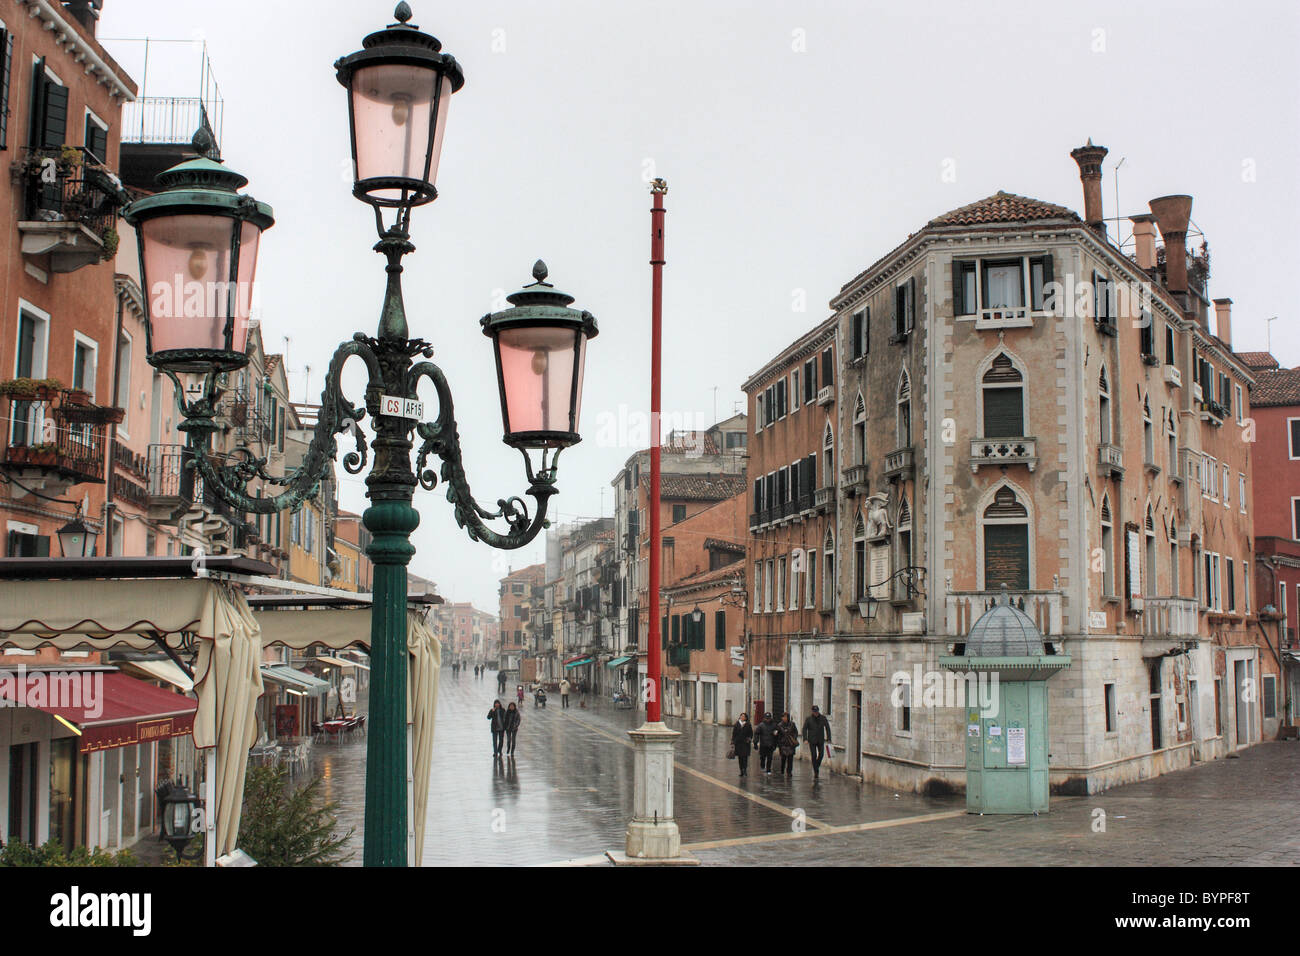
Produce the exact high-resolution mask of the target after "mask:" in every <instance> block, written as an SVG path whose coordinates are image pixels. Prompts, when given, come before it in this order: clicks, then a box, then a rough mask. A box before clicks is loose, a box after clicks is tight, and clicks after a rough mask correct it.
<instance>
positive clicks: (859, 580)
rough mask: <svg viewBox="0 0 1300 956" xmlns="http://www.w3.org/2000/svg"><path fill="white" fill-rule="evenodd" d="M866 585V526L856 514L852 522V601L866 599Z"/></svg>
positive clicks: (859, 515) (860, 514)
mask: <svg viewBox="0 0 1300 956" xmlns="http://www.w3.org/2000/svg"><path fill="white" fill-rule="evenodd" d="M867 583H868V582H867V525H866V522H864V521H863V520H862V512H858V515H857V518H856V519H855V520H854V522H853V600H855V601H862V600H865V599H866V595H867Z"/></svg>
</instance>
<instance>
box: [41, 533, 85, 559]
mask: <svg viewBox="0 0 1300 956" xmlns="http://www.w3.org/2000/svg"><path fill="white" fill-rule="evenodd" d="M93 553H94V552H92V554H93ZM49 556H50V537H49V535H45V534H41V535H37V536H36V557H38V558H48V557H49Z"/></svg>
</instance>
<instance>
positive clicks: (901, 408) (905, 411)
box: [898, 370, 912, 448]
mask: <svg viewBox="0 0 1300 956" xmlns="http://www.w3.org/2000/svg"><path fill="white" fill-rule="evenodd" d="M911 444H912V383H911V380H910V379H909V378H908V377H907V372H906V370H904V372H903V373H902V375H900V376H899V379H898V447H899V448H909V447H911Z"/></svg>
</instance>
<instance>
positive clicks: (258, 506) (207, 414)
mask: <svg viewBox="0 0 1300 956" xmlns="http://www.w3.org/2000/svg"><path fill="white" fill-rule="evenodd" d="M354 355H355V356H358V357H360V358H361V360H362V361H364V362H365V364H366V367H367V369H368V370H369V373H370V381H371V382H372V383H373V382H376V381H380V380H381V378H380V367H379V360H378V358H377V357H376V354H375V350H374V348H373V347H372V346H371V343H370V342H368V341H366V340H365V337H364V336H357V337H356V338H354V339H353V340H352V341H351V342H345V343H343V344H342V345H340V346H339V347H338V350H337V351H335V353H334V357H333V358H332V359H331V360H330V365H329V369H328V371H327V372H326V375H325V388H324V390H323V391H322V392H321V407H320V413H319V416H318V418H317V422H316V427H315V430H314V432H313V434H312V440H311V444H310V445H309V446H308V448H307V453H306V455H304V456H303V460H302V464H301V465H299V466H298V467H297V468H294V469H293V470H291V471H289V472H288V473H286V474H284V475H273V474H271V473H269V472H268V471H267V470H266V464H267V460H266V458H264V457H260V456H258V455H257V454H256V453H255V452H254V451H253V450H252V449H250V448H248V447H246V446H240V447H239V448H236V449H235V450H234V451H233V452H232V453H231V456H230V457H231V458H232V459H233V461H230V462H228V463H225V464H218V463H217V462H216V461H214V460H213V457H212V455H211V453H210V451H209V449H208V442H207V436H208V435H209V434H211V433H212V432H213V431H215V430H216V429H217V427H218V426H217V424H216V420H215V419H216V412H217V406H218V403H219V401H220V398H221V394H222V390H221V388H220V387H219V386H218V382H217V377H216V375H215V374H211V373H209V374H208V375H207V376H206V379H205V381H204V386H203V390H202V392H201V393H200V394H199V396H198V397H197V398H195V399H193V400H191V401H189V402H186V401H185V399H184V395H185V389H184V386H183V384H182V383H181V381H180V380H179V379H178V378H177V377H176V375H175V374H173V373H172V372H170V371H168V372H167V374H168V376H169V377H170V378H171V379H172V381H173V383H175V385H176V395H177V402H178V403H179V404H180V406H181V414H182V415H183V416H184V417H185V422H184V423H183V424H182V425H181V426H180V427H181V428H182V429H184V430H185V431H187V432H190V433H191V434H192V435H193V436H194V437H196V438H197V440H193V441H191V442H190V449H191V451H192V452H193V458H192V459H191V461H190V462H189V463H188V466H189V467H192V468H193V469H194V470H195V471H196V472H197V473H198V474H199V475H201V476H202V477H203V481H204V482H205V483H206V484H209V485H211V486H212V488H213V490H214V491H215V492H216V493H217V494H218V495H219V496H220V497H221V498H223V499H224V500H226V501H227V502H229V503H230V504H231V505H233V506H234V507H235V508H237V509H238V510H240V511H246V512H252V513H254V514H273V513H274V512H277V511H282V510H284V509H286V508H288V509H292V508H296V507H297V506H298V505H299V504H301V503H302V502H303V501H304V500H305V499H307V498H310V497H312V496H313V495H315V494H316V492H317V490H318V489H319V487H320V482H321V479H323V478H324V477H325V476H326V475H327V474H328V473H329V464H330V462H331V461H333V460H334V458H335V456H336V455H337V454H338V442H337V440H336V439H335V436H336V435H338V434H340V433H342V432H346V431H349V430H351V431H352V433H353V436H354V438H355V440H356V450H355V451H350V452H348V453H347V454H346V455H345V456H344V457H343V467H344V469H345V470H346V471H348V472H349V473H350V474H357V473H358V472H359V471H360V470H361V469H362V468H364V467H365V465H366V461H367V458H368V455H367V447H366V442H365V437H364V434H363V432H362V431H361V428H360V426H359V425H358V422H360V421H361V420H362V419H363V418H364V417H365V415H366V410H365V408H364V407H359V406H356V405H353V404H352V402H350V401H349V400H348V399H347V397H346V396H345V395H344V394H343V389H342V384H341V382H340V378H341V375H342V371H343V365H344V363H346V362H347V360H348V359H349V358H351V357H352V356H354ZM254 479H261V480H262V481H263V482H265V483H266V484H269V485H273V486H275V487H278V488H284V489H285V490H284V491H282V492H280V493H279V494H276V495H273V496H271V497H264V498H254V497H252V496H250V495H249V494H248V492H247V488H248V483H249V482H250V481H253V480H254Z"/></svg>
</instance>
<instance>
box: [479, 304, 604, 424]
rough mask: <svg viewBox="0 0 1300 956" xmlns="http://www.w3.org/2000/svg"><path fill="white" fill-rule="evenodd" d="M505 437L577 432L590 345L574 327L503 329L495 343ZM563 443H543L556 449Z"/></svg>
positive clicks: (579, 330)
mask: <svg viewBox="0 0 1300 956" xmlns="http://www.w3.org/2000/svg"><path fill="white" fill-rule="evenodd" d="M497 349H498V352H497V354H498V362H499V364H500V375H501V388H502V390H503V392H504V396H505V410H506V423H505V424H506V431H507V433H508V435H514V434H518V433H520V432H564V433H576V432H577V431H578V418H579V415H580V413H581V410H582V408H581V406H582V376H583V367H584V364H585V359H586V354H587V340H586V336H585V335H583V333H582V330H581V329H575V328H573V327H572V326H540V327H526V328H513V329H502V330H501V332H500V334H499V335H498V337H497ZM564 443H565V442H563V441H545V440H543V441H539V442H538V444H539V445H545V446H548V447H553V446H557V445H562V444H564Z"/></svg>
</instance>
